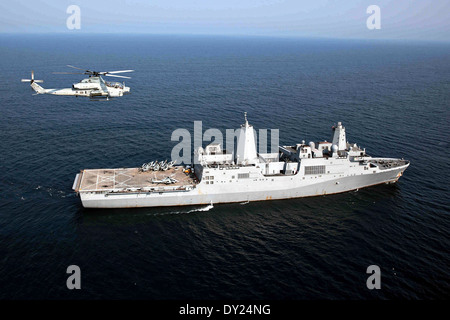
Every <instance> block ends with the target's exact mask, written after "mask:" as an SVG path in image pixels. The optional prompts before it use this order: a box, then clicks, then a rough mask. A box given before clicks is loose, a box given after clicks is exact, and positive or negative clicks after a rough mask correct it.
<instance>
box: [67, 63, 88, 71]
mask: <svg viewBox="0 0 450 320" xmlns="http://www.w3.org/2000/svg"><path fill="white" fill-rule="evenodd" d="M67 66H68V67H69V68H74V69H78V70H84V69H81V68H78V67H74V66H71V65H70V64H68V65H67Z"/></svg>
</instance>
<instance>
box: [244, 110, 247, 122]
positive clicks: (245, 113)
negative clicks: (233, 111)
mask: <svg viewBox="0 0 450 320" xmlns="http://www.w3.org/2000/svg"><path fill="white" fill-rule="evenodd" d="M244 118H245V123H247V112H244Z"/></svg>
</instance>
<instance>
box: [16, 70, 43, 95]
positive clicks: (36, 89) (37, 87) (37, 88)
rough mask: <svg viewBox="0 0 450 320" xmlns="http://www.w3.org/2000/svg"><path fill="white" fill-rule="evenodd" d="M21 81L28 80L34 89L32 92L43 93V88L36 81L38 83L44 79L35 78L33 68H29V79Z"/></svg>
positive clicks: (25, 80)
mask: <svg viewBox="0 0 450 320" xmlns="http://www.w3.org/2000/svg"><path fill="white" fill-rule="evenodd" d="M22 82H29V83H30V85H31V88H32V89H33V90H34V92H36V94H42V93H45V89H44V88H42V87H41V86H40V85H38V84H37V83H38V82H39V83H42V82H44V80H35V79H34V71H33V70H31V79H22Z"/></svg>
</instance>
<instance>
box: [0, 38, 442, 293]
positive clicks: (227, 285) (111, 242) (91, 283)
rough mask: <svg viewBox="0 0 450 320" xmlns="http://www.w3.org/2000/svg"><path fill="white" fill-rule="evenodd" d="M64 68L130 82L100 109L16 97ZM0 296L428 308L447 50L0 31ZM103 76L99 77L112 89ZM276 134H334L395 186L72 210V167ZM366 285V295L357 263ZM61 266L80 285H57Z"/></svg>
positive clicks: (75, 203) (436, 273) (59, 79)
mask: <svg viewBox="0 0 450 320" xmlns="http://www.w3.org/2000/svg"><path fill="white" fill-rule="evenodd" d="M67 64H71V65H75V66H79V67H82V68H87V69H94V70H99V71H103V70H105V71H108V70H120V69H135V70H136V72H134V73H133V74H131V75H132V77H133V78H132V79H131V80H127V81H126V83H127V85H129V86H131V91H132V94H131V95H129V96H125V97H122V98H120V99H115V100H111V101H107V102H91V101H89V100H88V99H86V98H74V97H55V96H46V95H39V96H33V95H32V91H31V89H30V88H29V86H28V85H27V84H24V83H21V82H20V79H21V78H28V77H29V74H30V70H34V71H35V74H36V78H37V79H44V81H45V82H44V83H43V86H44V87H46V88H59V87H68V86H70V85H71V84H72V83H74V82H77V81H79V80H81V79H82V77H80V76H78V75H53V74H51V73H52V72H55V71H71V70H70V69H68V68H66V67H65V66H66V65H67ZM0 71H1V72H0V97H1V100H0V101H1V103H0V115H1V116H0V147H1V152H0V288H1V289H0V298H2V299H61V298H63V299H93V298H94V299H440V298H445V297H448V296H449V295H450V270H449V265H450V252H449V250H448V248H449V244H450V241H449V231H450V222H449V217H450V216H449V212H450V210H449V209H450V203H449V197H448V195H449V193H450V192H449V191H450V188H449V184H448V181H449V178H450V177H449V173H450V170H449V169H450V168H449V160H448V159H449V158H448V150H449V147H450V146H449V140H450V139H449V138H450V134H449V132H450V127H449V120H450V119H449V115H450V111H449V110H450V108H449V107H450V94H449V93H450V45H448V44H442V43H427V42H395V41H362V40H351V41H350V40H328V39H276V38H262V37H261V38H258V37H209V36H156V35H153V36H150V35H139V36H138V35H120V36H119V35H26V36H25V35H20V36H19V35H1V36H0ZM111 79H113V78H111ZM244 111H246V112H248V118H249V122H250V123H252V124H253V125H254V126H255V128H256V129H258V128H278V129H279V130H280V143H281V144H291V143H297V142H300V141H301V140H305V141H311V140H312V141H318V140H322V139H330V137H331V130H330V127H331V126H332V125H333V124H335V123H336V122H337V121H342V122H343V124H344V126H345V127H346V128H347V137H348V139H349V141H350V142H356V143H358V145H361V146H362V147H365V148H366V149H367V152H368V153H369V154H371V155H373V156H386V157H399V158H401V157H404V158H405V159H408V160H410V161H411V166H410V167H409V168H408V169H407V171H406V172H405V175H404V176H403V177H402V178H401V179H400V181H399V183H398V184H395V185H388V186H387V185H383V186H376V187H371V188H368V189H364V190H359V191H358V192H349V193H345V194H340V195H331V196H321V197H315V198H306V199H295V200H284V201H269V202H259V203H249V204H245V205H241V204H224V205H215V206H214V208H212V209H210V210H208V211H206V210H203V209H204V208H203V207H186V208H162V209H161V208H146V209H122V210H86V209H83V208H82V206H81V203H80V201H79V199H78V198H77V197H76V196H75V194H73V193H72V191H71V187H72V182H73V179H74V176H75V174H76V173H77V172H78V171H79V170H80V169H84V168H104V167H134V166H139V165H141V164H142V163H143V162H147V161H150V160H153V159H165V158H169V157H170V152H171V150H172V148H173V146H174V145H175V144H176V142H172V141H171V140H170V139H171V133H172V131H173V130H175V129H176V128H186V129H188V130H190V131H191V132H193V121H194V120H201V121H203V128H204V129H206V128H219V129H221V130H223V132H225V129H228V128H237V127H238V126H239V125H240V124H241V123H242V121H243V112H244ZM373 264H375V265H378V266H379V267H380V268H381V283H382V288H381V289H380V290H368V289H367V287H366V279H367V277H368V276H369V275H368V274H366V269H367V267H368V266H369V265H373ZM69 265H78V266H79V267H80V268H81V274H82V289H81V290H72V291H71V290H68V289H67V287H66V279H67V277H68V274H66V269H67V267H68V266H69Z"/></svg>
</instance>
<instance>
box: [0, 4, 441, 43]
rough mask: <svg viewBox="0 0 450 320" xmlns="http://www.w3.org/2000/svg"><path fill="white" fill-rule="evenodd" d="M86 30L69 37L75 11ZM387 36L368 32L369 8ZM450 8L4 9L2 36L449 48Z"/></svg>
mask: <svg viewBox="0 0 450 320" xmlns="http://www.w3.org/2000/svg"><path fill="white" fill-rule="evenodd" d="M72 4H73V5H78V6H79V7H80V10H81V29H79V30H69V29H68V28H67V26H66V20H67V18H68V17H69V16H70V14H68V13H66V10H67V7H68V6H69V5H72ZM373 4H375V5H378V6H379V7H380V9H381V15H380V16H381V29H379V30H369V29H368V28H367V26H366V20H367V18H368V17H369V16H370V14H368V13H366V10H367V7H368V6H370V5H373ZM449 18H450V0H391V1H388V0H370V1H361V0H328V1H327V0H313V1H311V0H309V1H303V0H224V1H218V0H149V1H141V0H119V1H117V0H95V1H93V0H88V1H86V0H69V1H66V0H62V1H61V0H47V1H45V0H42V1H40V0H34V1H22V0H14V1H1V3H0V33H16V32H17V33H43V32H45V33H63V32H70V33H152V34H225V35H267V36H288V37H291V36H298V37H328V38H377V39H420V40H440V41H450V23H449V20H450V19H449Z"/></svg>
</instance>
